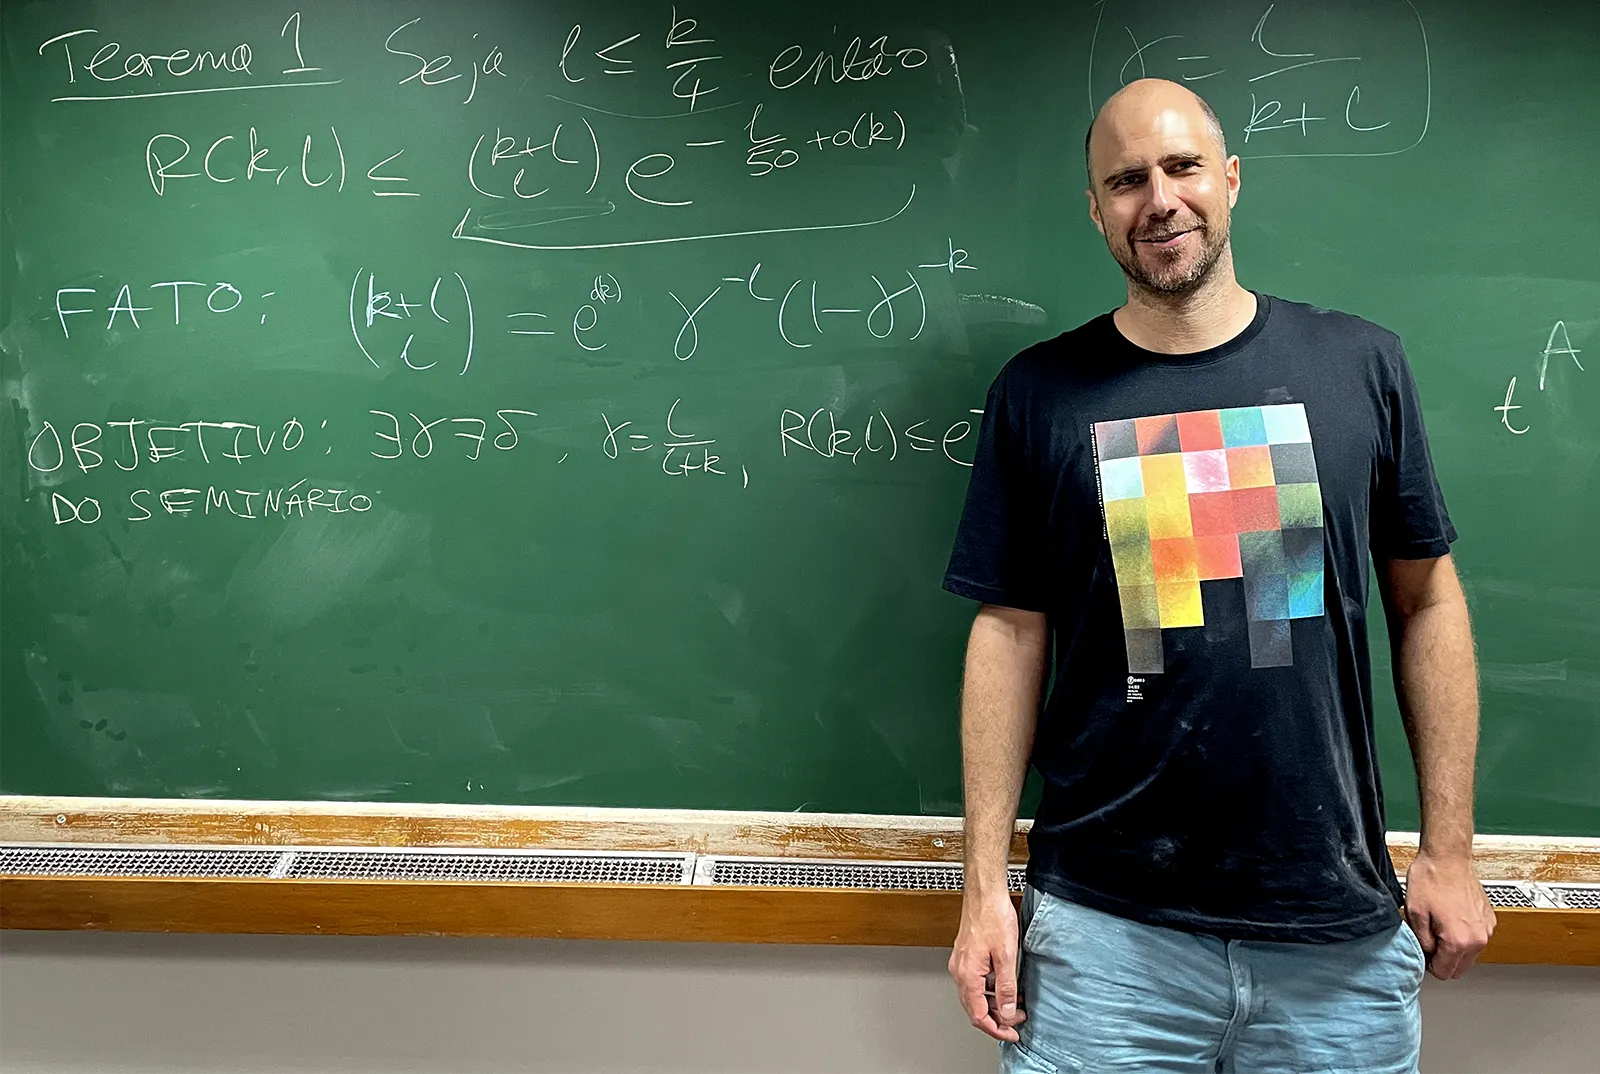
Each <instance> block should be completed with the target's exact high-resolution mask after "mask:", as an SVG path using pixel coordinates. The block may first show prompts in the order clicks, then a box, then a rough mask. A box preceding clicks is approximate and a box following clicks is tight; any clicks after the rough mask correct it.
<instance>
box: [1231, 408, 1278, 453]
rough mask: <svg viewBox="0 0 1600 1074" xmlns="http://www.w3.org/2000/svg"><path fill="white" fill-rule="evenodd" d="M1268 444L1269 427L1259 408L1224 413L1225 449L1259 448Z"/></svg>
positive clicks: (1234, 409)
mask: <svg viewBox="0 0 1600 1074" xmlns="http://www.w3.org/2000/svg"><path fill="white" fill-rule="evenodd" d="M1266 442H1267V426H1266V422H1265V421H1263V420H1262V417H1261V408H1260V407H1258V406H1241V407H1234V408H1233V409H1232V410H1224V411H1222V445H1223V447H1257V446H1259V445H1262V444H1265V443H1266Z"/></svg>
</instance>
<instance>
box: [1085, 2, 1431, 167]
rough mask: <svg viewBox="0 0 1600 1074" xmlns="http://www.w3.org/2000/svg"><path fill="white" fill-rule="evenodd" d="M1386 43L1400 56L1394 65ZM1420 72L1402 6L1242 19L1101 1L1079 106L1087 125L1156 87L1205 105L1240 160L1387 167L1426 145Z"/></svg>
mask: <svg viewBox="0 0 1600 1074" xmlns="http://www.w3.org/2000/svg"><path fill="white" fill-rule="evenodd" d="M1396 43H1400V44H1402V45H1403V46H1404V49H1405V51H1404V53H1403V54H1402V55H1403V58H1402V59H1401V60H1400V62H1398V63H1397V62H1395V60H1394V58H1393V55H1394V46H1395V44H1396ZM1380 51H1381V52H1382V55H1383V59H1379V58H1377V53H1379V52H1380ZM1432 65H1433V61H1432V57H1431V55H1430V54H1429V50H1428V31H1427V27H1426V26H1425V25H1424V24H1423V21H1422V16H1421V14H1420V13H1419V12H1418V11H1417V9H1416V6H1415V5H1414V4H1413V3H1412V2H1411V0H1384V2H1382V3H1377V4H1372V5H1364V6H1362V7H1359V8H1351V7H1349V6H1346V5H1338V6H1330V5H1317V6H1313V5H1308V4H1302V3H1295V4H1279V3H1267V2H1263V3H1261V4H1260V6H1259V7H1257V8H1255V9H1254V10H1253V11H1251V12H1250V14H1249V15H1248V17H1230V16H1229V15H1226V14H1224V13H1220V12H1218V11H1215V10H1213V9H1210V8H1198V7H1196V6H1194V5H1192V4H1176V3H1171V2H1166V3H1163V2H1157V3H1154V4H1132V3H1129V2H1127V0H1102V2H1101V3H1098V4H1095V5H1094V9H1093V30H1092V31H1091V33H1090V45H1089V102H1088V103H1089V110H1090V114H1091V115H1092V114H1093V113H1094V111H1096V110H1098V108H1099V107H1100V104H1101V102H1102V101H1104V100H1105V99H1106V98H1107V97H1109V96H1111V94H1113V93H1115V92H1116V91H1117V90H1118V89H1119V88H1120V87H1122V86H1125V85H1127V84H1128V83H1129V82H1131V81H1133V80H1134V79H1138V78H1147V77H1148V78H1166V79H1170V80H1171V81H1174V82H1179V83H1181V84H1183V85H1186V86H1189V87H1190V88H1191V89H1193V90H1194V91H1195V92H1196V93H1199V94H1201V95H1202V96H1203V97H1205V98H1206V100H1207V101H1208V102H1209V103H1210V104H1211V106H1212V107H1213V108H1214V109H1215V110H1216V111H1217V114H1218V117H1219V118H1220V119H1221V120H1222V124H1223V128H1224V130H1225V131H1226V132H1227V135H1228V140H1229V151H1230V152H1234V153H1238V154H1239V155H1240V156H1241V157H1246V158H1263V157H1305V156H1310V157H1371V156H1389V155H1392V154H1395V153H1403V152H1405V151H1406V150H1408V149H1412V148H1415V147H1416V146H1417V145H1419V144H1421V142H1422V140H1423V138H1424V137H1426V135H1427V132H1428V126H1429V123H1430V121H1431V116H1432V110H1433V70H1432Z"/></svg>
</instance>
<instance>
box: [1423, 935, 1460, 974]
mask: <svg viewBox="0 0 1600 1074" xmlns="http://www.w3.org/2000/svg"><path fill="white" fill-rule="evenodd" d="M1461 955H1462V950H1461V948H1460V946H1458V945H1456V944H1453V943H1447V942H1446V941H1444V940H1443V939H1441V940H1440V941H1439V943H1438V946H1437V947H1435V948H1434V951H1433V957H1432V958H1431V959H1429V960H1428V970H1429V971H1430V972H1431V973H1432V974H1433V975H1434V976H1435V977H1437V978H1438V979H1439V980H1441V981H1448V980H1450V979H1452V978H1454V977H1457V976H1459V975H1460V969H1459V967H1460V965H1461Z"/></svg>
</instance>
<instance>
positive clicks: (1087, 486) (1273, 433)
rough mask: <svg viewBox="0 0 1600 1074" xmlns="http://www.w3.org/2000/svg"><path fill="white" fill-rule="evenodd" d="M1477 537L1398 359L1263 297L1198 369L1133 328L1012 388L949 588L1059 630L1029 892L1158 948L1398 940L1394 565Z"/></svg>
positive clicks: (1069, 351)
mask: <svg viewBox="0 0 1600 1074" xmlns="http://www.w3.org/2000/svg"><path fill="white" fill-rule="evenodd" d="M1454 539H1455V530H1454V528H1453V527H1452V526H1451V524H1450V519H1449V517H1448V516H1447V515H1446V513H1445V507H1444V501H1443V498H1442V496H1441V495H1440V492H1439V487H1438V484H1437V482H1436V480H1435V478H1434V473H1433V465H1432V462H1431V460H1430V458H1429V455H1428V445H1427V440H1426V437H1425V435H1424V432H1423V427H1422V413H1421V409H1420V407H1419V405H1418V402H1417V395H1416V389H1415V385H1414V384H1413V382H1412V379H1411V373H1410V369H1409V367H1408V366H1407V364H1406V359H1405V354H1404V352H1403V351H1402V349H1401V346H1400V341H1399V339H1398V338H1397V337H1396V336H1395V335H1394V334H1393V333H1391V332H1388V331H1385V330H1384V329H1382V328H1379V327H1377V326H1376V325H1373V324H1371V323H1369V322H1367V321H1363V320H1361V319H1360V318H1357V317H1352V316H1349V315H1347V314H1342V313H1336V312H1332V311H1329V310H1323V309H1318V308H1316V307H1314V306H1308V305H1304V304H1301V303H1296V302H1287V301H1284V300H1282V299H1276V298H1270V297H1268V296H1266V295H1257V296H1256V315H1255V318H1254V320H1253V321H1252V322H1251V324H1250V326H1249V327H1248V328H1246V329H1245V330H1244V331H1243V332H1241V333H1239V335H1237V336H1235V337H1234V338H1233V339H1231V340H1229V341H1228V342H1226V343H1224V344H1222V345H1220V346H1218V347H1214V348H1212V349H1210V350H1206V351H1201V352H1198V353H1192V354H1183V355H1172V354H1158V353H1155V352H1152V351H1146V350H1144V349H1142V348H1140V347H1137V346H1135V345H1134V344H1133V343H1131V342H1130V341H1129V340H1128V339H1127V338H1126V337H1124V336H1123V335H1122V334H1121V333H1120V332H1119V331H1118V330H1117V329H1116V326H1115V324H1114V323H1113V321H1112V318H1111V315H1110V314H1106V315H1105V316H1102V317H1098V318H1096V319H1094V320H1092V321H1090V322H1088V323H1087V324H1084V325H1082V326H1081V327H1079V328H1077V329H1074V330H1073V331H1070V332H1067V333H1065V334H1063V335H1061V336H1058V337H1056V338H1055V339H1052V340H1048V341H1046V342H1044V343H1040V344H1038V345H1036V346H1034V347H1031V348H1029V349H1028V350H1025V351H1023V352H1022V353H1021V354H1019V355H1017V356H1016V357H1015V358H1013V359H1012V360H1011V361H1010V362H1009V363H1007V365H1006V366H1005V368H1004V369H1002V370H1001V371H1000V375H999V376H998V377H997V378H996V379H995V382H994V386H993V387H992V388H991V389H990V391H989V398H988V403H987V405H986V406H985V408H984V414H983V425H982V429H981V432H980V437H979V441H978V445H977V452H976V456H975V460H974V464H973V469H972V474H971V483H970V485H969V488H968V491H967V501H966V508H965V511H964V513H963V515H962V519H961V527H960V530H959V532H958V534H957V537H956V543H955V551H954V553H953V555H952V556H951V560H950V568H949V572H948V574H947V575H946V576H945V581H944V584H945V588H947V589H949V590H950V591H951V592H953V593H957V594H960V595H961V596H965V597H970V598H972V599H974V600H978V601H982V602H984V603H988V604H999V605H1005V606H1008V607H1013V608H1024V609H1029V610H1034V611H1041V612H1045V613H1046V614H1047V615H1048V616H1049V623H1050V634H1051V641H1052V645H1053V652H1054V669H1053V670H1054V675H1053V678H1052V682H1051V685H1050V689H1049V692H1048V696H1047V699H1046V701H1045V702H1044V705H1043V711H1042V713H1041V715H1040V719H1039V726H1038V732H1037V735H1036V737H1035V741H1034V748H1033V758H1032V760H1033V764H1034V766H1035V767H1037V768H1038V770H1039V772H1040V773H1041V775H1043V777H1044V796H1043V799H1042V800H1041V802H1040V804H1039V811H1038V815H1037V817H1036V818H1035V821H1034V826H1033V831H1032V834H1031V836H1030V837H1029V849H1030V861H1029V865H1028V871H1029V879H1030V882H1032V883H1033V884H1035V885H1036V886H1038V887H1039V888H1042V889H1043V890H1045V891H1049V892H1052V893H1054V894H1057V895H1060V896H1062V897H1064V898H1068V899H1072V900H1074V901H1077V902H1080V903H1083V904H1084V905H1087V906H1091V907H1095V908H1097V909H1101V910H1105V911H1108V912H1111V913H1114V914H1119V915H1122V916H1124V917H1128V918H1132V919H1135V920H1138V921H1144V922H1148V923H1152V924H1159V925H1166V926H1171V927H1176V928H1183V929H1188V930H1191V931H1196V932H1206V933H1211V934H1214V935H1218V936H1224V937H1228V938H1234V939H1264V940H1285V941H1302V942H1330V941H1336V940H1348V939H1354V938H1357V937H1361V936H1366V935H1370V934H1372V933H1375V932H1378V931H1380V930H1382V929H1384V928H1387V927H1391V926H1392V925H1393V924H1394V923H1395V921H1396V920H1397V913H1396V911H1397V908H1398V906H1399V902H1400V889H1399V885H1398V883H1397V882H1396V879H1395V875H1394V869H1393V866H1392V865H1391V864H1390V861H1389V855H1388V850H1387V847H1386V843H1385V829H1384V818H1383V795H1382V789H1381V787H1380V784H1379V775H1378V759H1377V754H1376V748H1375V743H1374V740H1373V730H1372V723H1373V717H1372V681H1371V680H1372V675H1371V668H1370V665H1369V663H1368V656H1367V627H1366V603H1367V591H1368V582H1369V578H1368V574H1369V571H1368V552H1369V550H1370V552H1371V554H1372V556H1373V557H1375V558H1376V559H1378V560H1379V561H1380V562H1381V561H1383V560H1385V559H1390V558H1394V559H1423V558H1431V557H1435V556H1442V555H1444V554H1445V553H1446V552H1447V551H1448V550H1449V545H1450V542H1451V541H1452V540H1454Z"/></svg>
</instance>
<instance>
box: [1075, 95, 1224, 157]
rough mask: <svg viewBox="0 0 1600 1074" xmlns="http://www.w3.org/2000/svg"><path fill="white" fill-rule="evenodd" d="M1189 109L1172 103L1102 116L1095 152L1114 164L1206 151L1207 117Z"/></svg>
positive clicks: (1208, 137)
mask: <svg viewBox="0 0 1600 1074" xmlns="http://www.w3.org/2000/svg"><path fill="white" fill-rule="evenodd" d="M1186 111H1187V110H1185V109H1178V108H1172V107H1169V108H1164V109H1159V110H1150V111H1146V112H1144V113H1143V114H1139V113H1136V112H1134V111H1133V110H1131V109H1130V110H1127V111H1126V112H1123V111H1120V110H1119V113H1117V114H1112V115H1107V116H1102V117H1100V122H1099V123H1097V124H1096V125H1095V132H1094V149H1095V154H1094V155H1095V156H1096V157H1097V158H1099V160H1100V161H1101V163H1102V164H1104V165H1107V166H1110V167H1113V168H1123V167H1128V166H1130V165H1133V164H1138V163H1154V162H1155V161H1158V160H1160V159H1161V158H1162V157H1165V156H1168V155H1171V154H1197V155H1204V154H1205V153H1206V152H1207V151H1208V150H1209V149H1210V136H1209V135H1208V133H1207V131H1206V127H1205V122H1204V117H1201V116H1198V115H1197V116H1189V115H1186V114H1185V112H1186Z"/></svg>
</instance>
